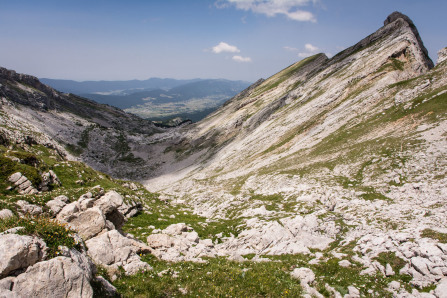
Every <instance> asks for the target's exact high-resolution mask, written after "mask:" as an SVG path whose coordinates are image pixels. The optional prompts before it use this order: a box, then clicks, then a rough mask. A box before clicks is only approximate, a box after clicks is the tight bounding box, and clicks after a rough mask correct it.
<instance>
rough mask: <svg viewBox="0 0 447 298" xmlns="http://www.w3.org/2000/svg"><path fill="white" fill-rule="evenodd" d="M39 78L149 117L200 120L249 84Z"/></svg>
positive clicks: (162, 80) (202, 81) (216, 81)
mask: <svg viewBox="0 0 447 298" xmlns="http://www.w3.org/2000/svg"><path fill="white" fill-rule="evenodd" d="M41 81H42V82H43V83H44V84H47V85H49V86H51V87H53V88H55V89H57V90H60V91H62V92H66V93H74V94H77V95H80V96H83V97H86V98H89V99H91V100H94V101H96V102H98V103H104V104H108V105H111V106H115V107H118V108H120V109H124V110H126V111H128V112H130V113H133V114H136V115H139V116H141V117H143V118H148V119H152V120H165V119H170V118H175V117H181V118H185V119H186V118H188V119H191V120H193V121H199V120H201V119H203V118H204V117H205V116H206V115H208V114H209V113H211V112H212V111H214V110H215V109H217V108H218V107H219V106H220V105H221V104H223V103H224V102H225V101H226V100H228V99H230V98H231V97H233V96H234V95H236V94H237V93H239V92H240V91H242V90H243V89H245V88H247V87H248V86H249V85H250V83H249V82H244V81H230V80H223V79H208V80H204V79H193V80H176V79H159V78H151V79H148V80H143V81H140V80H131V81H85V82H77V81H71V80H55V79H46V78H43V79H41Z"/></svg>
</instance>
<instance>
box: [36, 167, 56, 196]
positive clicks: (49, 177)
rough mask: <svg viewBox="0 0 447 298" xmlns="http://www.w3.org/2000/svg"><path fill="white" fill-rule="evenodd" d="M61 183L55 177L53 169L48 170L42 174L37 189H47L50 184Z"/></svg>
mask: <svg viewBox="0 0 447 298" xmlns="http://www.w3.org/2000/svg"><path fill="white" fill-rule="evenodd" d="M59 185H61V181H60V180H59V178H58V177H57V175H56V173H55V172H53V170H49V171H48V172H47V173H43V174H42V183H41V184H40V185H39V189H41V190H42V191H48V190H50V188H51V187H52V186H59Z"/></svg>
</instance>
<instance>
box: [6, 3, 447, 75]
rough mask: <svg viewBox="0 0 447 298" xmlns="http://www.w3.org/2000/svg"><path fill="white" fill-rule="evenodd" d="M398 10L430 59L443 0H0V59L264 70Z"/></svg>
mask: <svg viewBox="0 0 447 298" xmlns="http://www.w3.org/2000/svg"><path fill="white" fill-rule="evenodd" d="M395 10H398V11H401V12H403V13H405V14H407V15H408V16H409V17H410V18H411V19H412V20H413V21H414V23H415V24H416V26H417V27H418V29H419V32H420V35H421V37H422V40H423V41H424V44H425V46H426V47H427V49H428V50H429V54H430V56H431V58H432V59H433V60H434V62H435V63H436V59H437V51H438V50H439V49H441V48H443V47H446V46H447V21H445V12H446V11H447V1H445V0H425V1H422V0H210V1H206V0H160V1H157V0H146V1H144V0H126V1H124V0H122V1H118V0H89V1H84V0H39V1H35V0H14V1H11V0H0V40H1V43H0V66H2V67H6V68H10V69H14V70H16V71H18V72H22V73H28V74H32V75H35V76H38V77H47V78H58V79H73V80H80V81H82V80H130V79H147V78H150V77H163V78H178V79H191V78H225V79H232V80H247V81H255V80H257V79H259V78H261V77H263V78H266V77H268V76H270V75H273V74H274V73H276V72H278V71H280V70H281V69H283V68H285V67H287V66H288V65H290V64H292V63H294V62H296V61H298V60H300V59H302V58H303V57H305V56H307V55H310V54H314V53H317V52H324V53H327V54H328V55H335V54H336V53H338V52H339V51H341V50H342V49H344V48H346V47H349V46H351V45H353V44H355V43H356V42H358V41H359V40H360V39H362V38H364V37H366V36H367V35H369V34H371V33H373V32H374V31H376V30H377V29H378V28H380V27H381V26H382V25H383V21H384V20H385V18H386V17H387V16H388V15H389V14H390V13H391V12H393V11H395Z"/></svg>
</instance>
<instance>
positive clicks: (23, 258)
mask: <svg viewBox="0 0 447 298" xmlns="http://www.w3.org/2000/svg"><path fill="white" fill-rule="evenodd" d="M46 251H47V246H46V244H45V243H44V242H43V241H42V240H41V239H39V238H36V237H31V236H22V235H16V234H3V235H0V252H1V258H0V278H3V277H6V276H8V275H9V274H10V273H11V272H13V271H17V270H21V269H26V268H27V267H28V266H31V265H34V264H35V263H37V262H40V261H42V260H44V259H45V256H46Z"/></svg>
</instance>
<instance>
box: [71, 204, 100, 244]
mask: <svg viewBox="0 0 447 298" xmlns="http://www.w3.org/2000/svg"><path fill="white" fill-rule="evenodd" d="M66 222H67V223H68V224H69V225H70V227H72V228H73V229H74V230H75V231H77V232H78V233H79V234H80V235H81V236H82V238H84V239H90V238H92V237H94V236H96V235H98V234H99V233H100V232H102V231H103V230H104V229H105V228H106V219H105V217H104V214H103V213H102V212H101V210H100V209H99V208H97V207H93V208H90V209H87V210H85V211H81V212H79V213H75V214H74V215H73V216H72V217H70V218H69V220H67V221H66Z"/></svg>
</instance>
